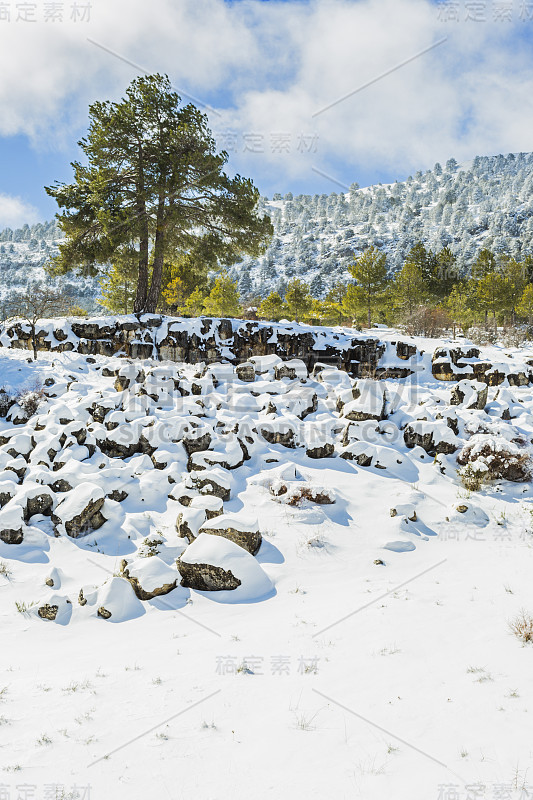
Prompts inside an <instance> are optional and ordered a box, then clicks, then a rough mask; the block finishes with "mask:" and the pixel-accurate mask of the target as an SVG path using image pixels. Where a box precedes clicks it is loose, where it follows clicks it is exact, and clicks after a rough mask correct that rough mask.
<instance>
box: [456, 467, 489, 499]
mask: <svg viewBox="0 0 533 800" xmlns="http://www.w3.org/2000/svg"><path fill="white" fill-rule="evenodd" d="M487 472H488V470H483V469H476V468H475V467H473V466H472V464H466V466H464V467H463V468H462V469H460V470H459V471H458V473H457V475H458V476H459V480H460V481H461V483H462V485H463V486H464V488H465V489H466V490H467V491H468V492H479V490H480V489H481V487H482V486H483V485H484V484H485V483H487V481H488V476H487Z"/></svg>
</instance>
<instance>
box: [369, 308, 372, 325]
mask: <svg viewBox="0 0 533 800" xmlns="http://www.w3.org/2000/svg"><path fill="white" fill-rule="evenodd" d="M371 314H372V312H371V310H370V304H369V306H368V327H369V328H371V327H372V316H371Z"/></svg>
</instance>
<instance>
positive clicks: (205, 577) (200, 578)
mask: <svg viewBox="0 0 533 800" xmlns="http://www.w3.org/2000/svg"><path fill="white" fill-rule="evenodd" d="M176 565H177V567H178V572H179V573H180V575H181V585H182V586H185V587H186V588H188V589H197V590H199V591H204V592H221V591H224V590H228V589H229V590H231V589H236V588H237V587H238V586H240V585H241V581H240V580H239V579H238V578H236V577H235V575H234V574H233V573H232V572H231V570H225V569H222V567H214V566H213V565H212V564H187V563H186V562H184V561H182V560H181V559H178V560H177V562H176Z"/></svg>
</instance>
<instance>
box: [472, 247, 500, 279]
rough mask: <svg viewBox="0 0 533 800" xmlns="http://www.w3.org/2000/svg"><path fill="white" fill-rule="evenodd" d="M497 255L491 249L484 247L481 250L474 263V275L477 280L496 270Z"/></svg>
mask: <svg viewBox="0 0 533 800" xmlns="http://www.w3.org/2000/svg"><path fill="white" fill-rule="evenodd" d="M496 266H497V263H496V256H495V255H494V253H493V252H492V251H491V250H488V249H487V248H483V250H480V251H479V253H478V255H477V258H476V260H475V261H474V263H473V264H472V277H473V278H475V279H476V280H477V279H479V278H484V277H485V275H488V274H489V272H495V271H496Z"/></svg>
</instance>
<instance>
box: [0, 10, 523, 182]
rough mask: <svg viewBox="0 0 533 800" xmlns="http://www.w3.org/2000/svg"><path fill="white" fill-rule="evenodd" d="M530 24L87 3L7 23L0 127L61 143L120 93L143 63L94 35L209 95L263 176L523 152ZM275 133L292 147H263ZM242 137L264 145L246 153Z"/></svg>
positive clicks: (348, 174)
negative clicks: (52, 20) (82, 17)
mask: <svg viewBox="0 0 533 800" xmlns="http://www.w3.org/2000/svg"><path fill="white" fill-rule="evenodd" d="M516 13H517V9H516V8H515V14H516ZM487 14H488V12H487ZM527 25H529V26H530V27H531V28H532V30H533V23H532V22H529V23H527V22H520V21H518V19H516V21H515V23H505V22H500V23H496V22H490V21H487V22H466V21H464V20H463V21H462V22H460V23H449V24H448V23H444V22H442V21H441V20H439V15H438V9H437V7H436V6H435V4H434V3H431V2H430V1H429V0H310V2H308V3H302V2H283V3H277V2H269V3H265V2H258V0H242V1H241V2H238V3H232V4H226V3H224V2H223V0H180V2H179V3H176V2H175V0H156V2H154V3H146V0H114V2H113V3H109V2H107V0H105V1H104V0H93V11H92V21H91V23H90V24H84V23H77V24H74V23H69V22H65V23H64V24H55V25H54V26H52V25H48V24H47V25H44V24H37V25H32V26H28V25H24V24H22V23H11V25H10V26H9V34H10V35H9V39H8V38H7V37H6V41H5V42H4V44H3V46H2V47H1V48H0V76H2V77H1V78H0V112H1V113H0V133H3V134H5V135H8V134H14V133H19V132H23V133H27V134H28V135H30V136H31V137H32V138H33V139H34V141H36V142H37V143H50V142H53V143H54V145H55V146H58V145H60V144H61V141H62V140H63V141H69V140H70V139H71V137H72V130H73V129H74V128H75V127H76V126H79V125H81V124H83V123H84V121H85V120H86V116H87V105H88V103H89V102H91V101H92V100H95V99H97V98H105V97H117V96H118V95H120V94H122V92H123V90H124V88H125V86H126V85H127V83H128V82H129V81H130V80H131V79H132V78H133V77H134V76H135V75H136V74H137V72H136V70H135V69H134V68H133V67H131V66H128V65H127V64H125V63H124V62H123V61H121V60H120V59H119V58H116V57H114V56H112V55H109V54H108V53H106V52H103V51H102V50H100V49H99V48H97V47H95V46H94V45H91V44H90V43H89V42H88V41H87V37H90V38H92V39H94V40H96V41H98V42H101V43H102V44H103V45H104V46H107V47H109V48H111V49H112V50H114V51H115V52H117V53H119V54H122V55H123V56H124V57H125V58H126V59H129V60H131V61H133V62H135V63H138V64H139V65H140V66H142V67H144V68H146V69H147V70H149V71H160V72H168V74H169V75H170V77H171V79H172V80H173V82H174V84H175V86H176V87H179V89H181V90H182V91H183V92H190V93H191V94H193V95H194V96H195V97H197V98H201V99H202V100H204V101H205V102H207V103H217V102H218V103H219V105H220V109H219V111H220V112H221V113H220V114H219V115H216V114H211V115H210V118H211V123H212V125H213V128H214V129H215V131H216V132H217V131H219V132H220V131H222V130H223V129H232V130H234V131H235V132H236V133H237V150H238V151H239V152H236V153H234V154H233V155H232V157H231V161H232V164H233V165H234V166H235V168H238V169H239V170H240V171H241V172H243V173H244V172H246V173H249V174H251V175H252V176H253V177H254V178H256V180H257V181H258V182H259V184H260V185H261V182H270V183H271V184H274V183H275V182H276V180H279V183H280V185H281V186H283V185H286V181H287V180H288V179H291V180H293V179H306V178H307V179H312V178H313V173H312V167H315V168H318V169H321V170H323V171H324V172H328V173H332V174H334V175H337V176H339V177H341V178H343V179H344V180H352V179H357V177H358V171H361V170H364V171H366V172H371V171H375V172H376V171H382V172H388V173H389V174H391V175H394V174H395V173H396V174H399V175H401V174H402V173H405V172H406V171H410V170H413V169H417V168H419V167H420V168H424V167H428V166H431V165H432V164H433V163H434V162H435V161H436V160H440V161H443V160H446V159H447V158H448V157H449V156H451V155H453V156H455V157H456V158H457V159H459V160H461V159H467V158H471V157H472V156H473V155H475V154H490V153H494V152H508V151H520V150H528V149H530V147H531V144H530V134H529V131H530V130H531V127H532V125H533V106H532V105H531V104H530V103H529V97H531V96H532V90H533V78H532V76H531V71H530V66H531V56H530V53H529V51H528V50H526V49H525V46H521V44H520V38H519V33H524V31H525V30H526V28H525V26H527ZM6 30H7V26H6V25H4V27H3V32H4V35H5V32H6ZM530 33H531V32H530ZM444 36H447V37H448V38H447V41H446V42H445V43H443V44H442V45H440V46H438V47H436V48H435V49H434V50H432V51H431V52H428V53H426V54H425V55H423V56H421V57H420V58H417V59H415V60H414V61H412V62H411V63H409V64H407V65H405V66H404V67H402V68H401V69H398V70H397V71H395V72H393V73H392V74H390V75H388V76H386V77H384V78H383V79H382V80H379V81H377V82H375V83H374V84H373V85H371V86H369V87H367V88H366V89H363V90H362V91H360V92H358V93H356V94H354V95H353V96H351V97H350V98H348V99H346V100H344V101H343V102H341V103H339V104H337V105H336V106H334V107H333V108H331V109H329V110H328V111H325V112H324V113H322V114H320V115H318V116H313V114H314V113H315V112H316V111H318V110H319V109H321V108H322V107H324V106H326V105H328V104H329V103H331V102H333V101H334V100H336V99H337V98H339V97H342V96H343V95H344V94H347V93H349V92H351V91H353V90H354V89H356V88H357V87H359V86H361V85H363V84H364V83H366V82H367V81H371V80H373V79H374V78H376V77H377V76H379V75H381V74H382V73H383V72H385V71H387V70H389V69H390V68H391V67H394V66H395V65H397V64H399V63H401V62H402V61H404V60H406V59H408V58H410V57H411V56H413V55H415V54H416V53H418V52H420V51H421V50H422V49H424V48H427V47H428V46H429V45H431V44H432V43H434V42H436V41H438V40H439V39H442V38H443V37H444ZM282 132H285V133H288V134H289V137H290V143H289V152H284V151H283V148H281V152H272V144H273V142H272V138H271V137H272V136H275V135H276V134H277V133H282ZM247 133H248V134H250V133H255V134H256V135H257V136H256V144H257V139H258V138H259V137H260V138H261V140H262V144H261V148H260V149H261V150H262V152H258V153H252V152H242V151H243V148H244V145H245V140H244V138H243V136H244V134H247ZM302 134H304V135H306V136H311V135H313V134H314V135H315V136H317V137H318V143H317V152H316V153H301V152H298V150H297V144H298V142H299V140H300V137H301V135H302ZM278 149H279V148H278ZM316 182H317V185H318V184H319V179H317V181H316ZM330 188H331V189H333V188H334V187H333V185H332V186H331V187H330Z"/></svg>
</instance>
